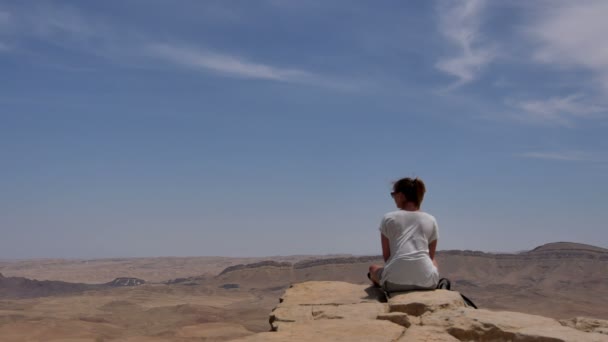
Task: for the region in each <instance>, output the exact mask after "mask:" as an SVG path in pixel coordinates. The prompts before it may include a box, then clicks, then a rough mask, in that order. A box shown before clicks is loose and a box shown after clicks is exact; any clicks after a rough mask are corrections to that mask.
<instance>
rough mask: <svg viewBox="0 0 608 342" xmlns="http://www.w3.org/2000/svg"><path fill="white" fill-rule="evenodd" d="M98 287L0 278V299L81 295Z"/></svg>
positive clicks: (98, 286) (20, 278)
mask: <svg viewBox="0 0 608 342" xmlns="http://www.w3.org/2000/svg"><path fill="white" fill-rule="evenodd" d="M100 287H101V286H100V285H90V284H80V283H67V282H63V281H51V280H43V281H39V280H34V279H27V278H23V277H4V276H1V277H0V298H35V297H46V296H56V295H65V294H73V293H82V292H85V291H89V290H95V289H99V288H100Z"/></svg>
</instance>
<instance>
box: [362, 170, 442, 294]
mask: <svg viewBox="0 0 608 342" xmlns="http://www.w3.org/2000/svg"><path fill="white" fill-rule="evenodd" d="M425 192H426V187H425V186H424V182H423V181H422V180H421V179H418V178H415V179H411V178H403V179H400V180H398V181H397V182H395V184H393V191H392V192H391V196H392V197H393V200H394V201H395V205H396V206H397V208H399V210H396V211H392V212H390V213H387V214H386V215H384V217H383V218H382V222H381V223H380V228H379V229H380V232H381V239H382V256H383V258H384V262H385V266H384V267H382V266H380V265H371V266H370V267H369V276H370V279H371V280H372V282H373V283H374V284H375V285H377V286H382V287H383V288H384V289H385V290H386V291H387V292H395V291H412V290H428V289H434V288H435V287H436V286H437V282H438V281H439V271H438V269H437V262H436V261H435V250H436V248H437V238H438V235H437V221H436V220H435V218H434V217H433V216H432V215H429V214H427V213H425V212H422V211H420V204H421V203H422V200H423V198H424V193H425Z"/></svg>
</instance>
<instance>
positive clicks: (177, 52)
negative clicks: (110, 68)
mask: <svg viewBox="0 0 608 342" xmlns="http://www.w3.org/2000/svg"><path fill="white" fill-rule="evenodd" d="M147 50H148V51H149V54H150V56H153V57H156V58H161V59H163V60H165V61H167V62H170V63H172V64H175V65H178V66H181V67H186V68H191V69H194V70H199V71H206V72H215V73H218V74H223V75H227V76H232V77H240V78H248V79H260V80H270V81H278V82H286V83H301V84H311V85H321V86H327V87H336V88H349V87H353V86H354V84H352V83H350V82H340V81H336V80H331V79H328V78H325V77H322V76H320V75H317V74H315V73H311V72H309V71H306V70H301V69H294V68H285V67H277V66H272V65H268V64H262V63H256V62H252V61H249V60H247V59H244V58H241V57H237V56H233V55H228V54H222V53H217V52H210V51H205V50H201V49H196V48H191V47H184V46H175V45H170V44H149V45H148V47H147Z"/></svg>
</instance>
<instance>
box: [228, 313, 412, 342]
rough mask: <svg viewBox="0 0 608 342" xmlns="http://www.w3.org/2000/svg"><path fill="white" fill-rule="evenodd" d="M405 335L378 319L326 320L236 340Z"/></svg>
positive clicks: (364, 339) (293, 341) (371, 340)
mask: <svg viewBox="0 0 608 342" xmlns="http://www.w3.org/2000/svg"><path fill="white" fill-rule="evenodd" d="M402 333H403V327H401V326H399V325H397V324H394V323H391V322H388V321H378V320H367V321H366V320H359V321H348V320H342V319H336V320H334V319H323V320H317V321H314V322H312V323H311V324H300V323H298V324H292V325H290V326H289V329H285V330H279V331H277V332H267V333H259V334H255V335H251V336H247V337H245V338H242V339H238V340H235V341H242V342H258V341H259V342H266V341H268V342H272V341H282V342H284V341H290V342H310V341H314V342H320V341H336V342H339V341H344V342H350V341H361V342H375V341H378V342H380V341H383V342H384V341H394V340H395V339H397V338H399V336H401V334H402Z"/></svg>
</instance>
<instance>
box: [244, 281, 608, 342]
mask: <svg viewBox="0 0 608 342" xmlns="http://www.w3.org/2000/svg"><path fill="white" fill-rule="evenodd" d="M270 325H271V330H272V331H270V332H265V333H259V334H255V335H250V336H247V337H245V338H242V339H239V340H236V341H247V342H256V341H370V342H371V341H524V342H525V341H551V342H558V341H598V342H600V341H607V342H608V321H604V320H598V319H591V318H580V317H579V318H574V319H571V320H563V321H561V322H558V321H557V320H554V319H551V318H546V317H542V316H536V315H528V314H524V313H518V312H508V311H500V312H497V311H489V310H483V309H480V310H475V309H472V308H469V307H466V305H465V303H464V302H463V301H462V298H461V297H460V294H459V293H458V292H455V291H446V290H435V291H423V292H407V293H402V294H398V295H395V296H393V297H391V298H390V299H389V300H388V302H387V301H386V300H385V299H384V296H383V294H382V293H381V292H380V291H378V290H377V289H374V288H372V287H369V286H366V285H355V284H350V283H344V282H333V281H310V282H304V283H298V284H294V285H292V286H291V287H290V288H289V289H288V290H287V291H286V292H285V294H284V295H283V297H281V299H280V303H279V305H278V306H277V307H276V308H275V309H274V310H273V311H272V313H271V314H270Z"/></svg>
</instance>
